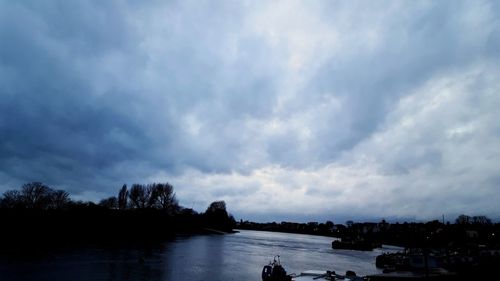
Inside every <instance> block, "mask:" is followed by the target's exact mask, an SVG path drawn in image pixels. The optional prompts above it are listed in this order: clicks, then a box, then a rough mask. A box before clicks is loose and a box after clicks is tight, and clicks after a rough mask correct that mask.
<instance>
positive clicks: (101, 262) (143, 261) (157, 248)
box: [0, 231, 395, 281]
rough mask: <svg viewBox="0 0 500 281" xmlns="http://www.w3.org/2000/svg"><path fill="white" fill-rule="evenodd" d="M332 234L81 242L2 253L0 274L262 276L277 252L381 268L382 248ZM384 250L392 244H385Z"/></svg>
mask: <svg viewBox="0 0 500 281" xmlns="http://www.w3.org/2000/svg"><path fill="white" fill-rule="evenodd" d="M331 241H332V238H329V237H321V236H310V235H297V234H285V233H270V232H257V231H241V232H240V233H237V234H233V235H206V236H192V237H178V238H176V239H175V240H173V241H168V242H164V243H162V244H155V245H147V246H145V245H141V246H137V245H127V246H126V247H119V248H117V247H112V248H103V247H85V248H82V247H80V248H75V249H71V250H68V249H66V250H53V251H47V252H45V253H43V254H40V255H37V256H32V255H31V254H30V255H23V254H22V253H21V254H20V255H18V256H17V257H12V256H5V255H3V256H1V257H0V279H1V280H15V281H19V280H110V281H114V280H120V281H128V280H130V281H139V280H163V281H164V280H190V281H194V280H200V281H201V280H203V281H207V280H208V281H210V280H214V281H215V280H238V281H241V280H243V281H245V280H260V271H261V269H262V266H263V265H264V264H265V263H267V262H268V261H269V259H272V257H273V256H274V255H280V256H281V260H282V263H283V264H284V265H285V268H286V270H287V271H288V272H289V273H292V272H295V273H299V272H300V271H303V270H307V269H322V270H326V269H329V270H336V271H338V272H345V271H346V270H348V269H349V270H354V271H356V272H357V273H358V274H361V275H365V274H370V273H376V272H379V271H378V270H377V268H376V267H375V264H374V263H375V256H376V255H378V254H380V253H381V252H382V250H381V249H377V250H375V251H373V252H356V251H349V250H333V249H331ZM385 250H395V249H390V248H387V249H385Z"/></svg>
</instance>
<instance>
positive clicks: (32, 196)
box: [21, 182, 53, 209]
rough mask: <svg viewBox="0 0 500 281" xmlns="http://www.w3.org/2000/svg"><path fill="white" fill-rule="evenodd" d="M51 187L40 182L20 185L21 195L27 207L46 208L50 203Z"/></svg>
mask: <svg viewBox="0 0 500 281" xmlns="http://www.w3.org/2000/svg"><path fill="white" fill-rule="evenodd" d="M52 192H53V191H52V189H51V188H49V187H48V186H46V185H44V184H43V183H41V182H31V183H27V184H24V185H23V186H22V187H21V196H22V199H23V201H24V204H25V206H26V207H27V208H36V209H47V208H48V207H49V206H50V203H51V195H52Z"/></svg>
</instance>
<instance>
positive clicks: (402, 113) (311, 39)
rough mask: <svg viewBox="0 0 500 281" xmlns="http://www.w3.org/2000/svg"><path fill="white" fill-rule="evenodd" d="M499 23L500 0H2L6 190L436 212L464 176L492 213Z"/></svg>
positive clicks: (238, 205) (0, 180)
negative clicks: (158, 194) (128, 191)
mask: <svg viewBox="0 0 500 281" xmlns="http://www.w3.org/2000/svg"><path fill="white" fill-rule="evenodd" d="M499 14H500V11H499V5H498V3H496V2H491V1H475V2H467V1H458V2H457V1H453V2H451V1H450V2H447V1H440V2H415V3H402V2H388V3H383V5H381V4H380V3H372V2H368V1H366V2H361V1H360V2H358V1H351V2H349V3H341V2H315V3H305V2H298V1H289V2H288V1H286V2H282V1H273V2H268V3H237V2H225V1H220V2H217V3H212V2H200V1H196V2H191V1H178V2H176V1H172V2H170V1H169V2H168V3H164V2H163V1H150V2H140V3H138V2H134V1H131V2H126V1H107V2H102V1H43V2H41V1H26V2H14V1H11V2H2V4H0V42H1V44H0V112H1V118H0V144H1V145H0V171H1V172H0V191H4V190H6V189H8V188H17V187H18V186H20V185H21V184H22V183H24V182H27V181H32V180H37V181H43V182H46V183H47V184H49V185H54V186H57V187H61V188H66V189H68V190H69V191H70V192H71V193H72V194H73V195H75V196H78V198H82V199H93V200H94V199H97V198H99V197H103V196H107V195H111V194H114V193H115V192H116V191H117V189H118V188H119V187H120V186H121V184H123V183H124V182H126V183H133V182H148V181H153V180H162V181H163V180H166V181H171V182H173V183H174V184H175V186H176V191H177V193H178V195H179V198H180V199H181V201H182V200H183V199H182V198H189V199H185V200H188V201H189V200H191V201H190V202H191V203H192V202H196V204H197V205H198V204H199V205H200V207H201V205H207V204H208V203H209V201H210V200H217V199H221V198H222V199H224V200H226V201H227V202H228V205H229V207H230V208H232V209H233V210H235V212H236V213H240V214H251V213H253V214H255V216H256V217H262V216H263V214H265V213H269V214H286V213H290V214H294V215H296V216H298V217H299V216H300V217H313V216H315V215H318V216H321V217H324V216H327V214H328V213H333V212H336V213H342V210H341V209H342V208H345V209H349V210H350V211H351V212H352V214H355V215H359V216H364V217H367V216H369V215H372V213H371V212H370V211H369V209H370V208H372V210H376V211H378V212H379V213H380V214H383V215H386V216H388V215H403V216H416V211H415V209H416V208H420V207H422V206H425V209H426V210H429V211H428V214H426V215H429V216H430V215H431V213H433V212H434V211H436V212H441V211H439V210H438V209H439V207H440V206H442V204H441V203H442V201H443V200H444V199H443V198H445V197H446V196H447V195H450V194H454V196H453V198H450V199H449V200H450V202H455V205H456V206H464V205H466V204H465V203H466V201H467V198H468V197H467V194H469V193H470V191H467V190H465V189H463V188H458V187H456V186H457V183H458V182H457V181H458V179H453V177H451V175H454V174H460V177H459V178H460V181H461V182H464V183H468V184H469V185H470V186H473V187H474V188H475V189H478V190H479V189H481V190H482V192H477V193H476V194H479V195H481V194H482V196H479V195H478V197H477V198H476V199H474V200H472V199H471V200H472V201H473V206H472V205H471V206H470V209H471V210H480V209H481V207H478V206H480V204H481V199H483V201H484V198H485V197H486V196H488V195H491V192H492V190H494V188H495V187H494V185H495V184H494V183H495V182H496V180H494V177H493V175H495V174H498V173H497V172H498V171H496V170H495V169H494V168H492V166H494V165H493V164H495V163H497V162H498V159H496V157H497V156H498V155H497V154H496V153H495V148H497V147H498V145H497V144H495V143H496V142H495V141H496V140H498V138H499V134H498V132H499V131H500V128H498V126H497V125H495V124H494V122H493V121H492V120H496V119H497V118H496V117H498V116H497V113H496V109H495V105H497V104H498V101H499V100H498V97H497V96H496V95H494V94H492V93H494V92H495V91H496V90H497V89H498V79H497V78H496V79H495V78H494V77H495V74H496V73H498V67H497V65H498V61H499V53H498V49H500V35H499V34H500V28H499V26H500V24H499V22H498V15H499ZM448 92H453V93H454V94H453V95H451V94H450V95H448V94H447V93H448ZM457 155H462V156H463V157H467V158H468V159H470V161H469V163H474V165H472V164H471V165H466V164H464V163H461V162H460V161H459V160H457ZM497 166H498V165H497ZM485 179H491V180H485ZM421 186H426V188H424V189H425V190H424V191H423V192H420V193H418V196H416V197H415V198H416V200H413V201H412V202H414V203H412V204H406V203H401V202H402V200H407V199H408V198H411V197H412V196H415V194H416V193H417V190H419V189H420V188H421ZM433 193H438V194H443V195H442V196H441V195H440V196H436V197H432V195H433ZM354 197H356V198H357V199H358V200H357V201H356V202H357V203H356V204H354V203H353V202H354V201H353V200H352V198H354ZM431 197H432V198H431ZM373 198H377V201H376V202H374V200H373ZM469 198H472V197H469ZM490 198H493V199H495V198H494V196H490ZM327 199H328V200H330V201H328V200H327ZM431 199H432V200H431ZM266 200H267V201H268V200H271V202H269V204H262V202H267V201H266ZM488 202H489V201H488ZM488 202H482V203H483V205H484V206H489V207H485V209H484V210H485V212H489V213H491V214H493V213H495V208H494V207H492V205H491V204H490V203H488ZM388 205H390V206H391V208H387V206H388ZM255 206H258V208H256V207H255ZM332 206H336V207H332ZM412 208H413V209H412ZM422 208H423V207H422ZM388 210H390V211H388ZM448 210H449V211H450V212H456V211H458V207H449V208H448ZM344 212H345V211H344ZM418 213H421V212H418ZM497 213H498V212H497ZM264 216H265V215H264ZM499 216H500V214H499Z"/></svg>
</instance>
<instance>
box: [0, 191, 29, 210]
mask: <svg viewBox="0 0 500 281" xmlns="http://www.w3.org/2000/svg"><path fill="white" fill-rule="evenodd" d="M18 206H19V207H22V206H24V202H23V200H22V196H21V193H20V192H19V191H17V190H7V191H6V192H4V194H3V198H2V200H0V207H2V208H14V207H18Z"/></svg>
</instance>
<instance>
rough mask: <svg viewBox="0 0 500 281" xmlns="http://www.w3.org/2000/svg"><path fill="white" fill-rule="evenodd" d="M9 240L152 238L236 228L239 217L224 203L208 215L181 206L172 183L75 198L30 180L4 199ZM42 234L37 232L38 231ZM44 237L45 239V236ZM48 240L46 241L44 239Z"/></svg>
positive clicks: (0, 220) (0, 204) (1, 209)
mask: <svg viewBox="0 0 500 281" xmlns="http://www.w3.org/2000/svg"><path fill="white" fill-rule="evenodd" d="M0 224H1V226H2V232H3V233H2V234H3V236H4V239H0V244H2V243H4V244H7V245H9V244H11V245H18V244H15V243H10V242H11V241H13V240H17V241H18V240H22V241H34V242H33V243H35V245H31V246H37V245H40V244H45V242H46V241H47V240H50V241H53V242H54V243H59V242H61V241H64V242H66V243H74V242H75V241H103V240H105V241H106V242H109V241H124V240H125V241H130V240H139V241H147V240H151V239H164V238H165V237H170V236H172V235H175V234H176V233H186V234H191V233H205V232H207V230H208V229H210V230H211V229H215V230H219V231H224V232H231V231H232V229H233V227H234V226H235V220H234V218H233V216H231V215H230V214H229V213H228V212H227V209H226V204H225V202H224V201H215V202H212V203H211V204H210V205H209V206H208V207H207V209H206V211H205V212H203V213H198V212H196V211H194V210H192V209H190V208H184V207H182V206H180V205H179V202H178V200H177V198H176V194H175V192H174V187H173V186H172V185H171V184H169V183H151V184H132V185H131V186H130V188H129V187H128V186H127V185H126V184H124V185H123V186H122V187H121V188H120V189H119V190H118V192H117V195H116V196H111V197H108V198H105V199H102V200H100V201H99V202H98V203H97V204H96V203H94V202H91V201H87V202H84V201H74V200H72V199H71V197H70V195H69V193H68V192H66V191H64V190H61V189H54V188H51V187H49V186H47V185H45V184H43V183H41V182H30V183H26V184H24V185H22V186H21V188H20V189H19V190H8V191H6V192H4V193H3V195H2V196H1V197H0ZM34 233H36V235H34ZM42 238H43V239H42ZM42 241H43V243H42Z"/></svg>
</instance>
